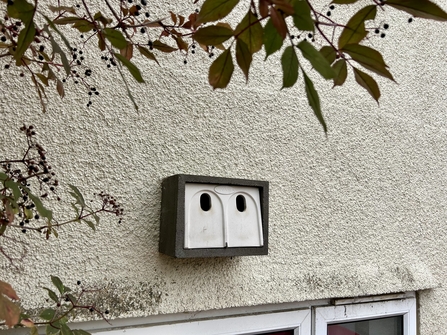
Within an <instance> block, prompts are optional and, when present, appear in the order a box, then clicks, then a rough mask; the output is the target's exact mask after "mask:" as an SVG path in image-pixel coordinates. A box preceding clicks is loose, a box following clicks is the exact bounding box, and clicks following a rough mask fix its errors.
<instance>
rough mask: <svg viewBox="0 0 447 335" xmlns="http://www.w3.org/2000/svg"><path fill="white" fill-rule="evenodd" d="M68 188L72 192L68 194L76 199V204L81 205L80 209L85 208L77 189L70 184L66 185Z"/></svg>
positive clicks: (82, 198)
mask: <svg viewBox="0 0 447 335" xmlns="http://www.w3.org/2000/svg"><path fill="white" fill-rule="evenodd" d="M68 186H69V187H70V188H71V189H72V190H73V192H70V194H71V195H72V197H73V198H75V199H76V203H77V204H79V205H81V206H82V207H85V200H84V197H83V195H82V193H81V192H80V191H79V189H78V188H77V187H76V186H74V185H71V184H68Z"/></svg>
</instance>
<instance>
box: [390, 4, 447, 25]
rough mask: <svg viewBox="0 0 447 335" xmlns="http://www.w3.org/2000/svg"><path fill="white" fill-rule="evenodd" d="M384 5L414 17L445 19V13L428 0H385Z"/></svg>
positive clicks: (446, 19)
mask: <svg viewBox="0 0 447 335" xmlns="http://www.w3.org/2000/svg"><path fill="white" fill-rule="evenodd" d="M385 5H388V6H391V7H394V8H396V9H399V10H402V11H405V12H407V13H409V14H411V15H413V16H415V17H422V18H424V19H431V20H436V21H447V13H446V12H445V11H444V10H442V9H441V7H439V6H438V5H436V4H434V3H433V2H431V1H428V0H387V1H386V2H385Z"/></svg>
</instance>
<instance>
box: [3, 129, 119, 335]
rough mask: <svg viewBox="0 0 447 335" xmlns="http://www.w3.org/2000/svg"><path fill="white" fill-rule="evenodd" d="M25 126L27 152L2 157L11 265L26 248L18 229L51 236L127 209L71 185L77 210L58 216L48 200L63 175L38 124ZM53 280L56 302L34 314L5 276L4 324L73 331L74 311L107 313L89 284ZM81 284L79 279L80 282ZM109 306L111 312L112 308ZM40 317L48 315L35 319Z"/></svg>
mask: <svg viewBox="0 0 447 335" xmlns="http://www.w3.org/2000/svg"><path fill="white" fill-rule="evenodd" d="M21 131H23V132H24V133H25V136H26V140H27V148H26V150H25V153H24V154H23V156H22V157H20V158H16V159H6V160H4V161H0V169H1V172H0V199H1V204H0V254H2V255H3V256H4V257H5V258H6V259H7V260H8V261H9V262H10V263H11V265H12V266H15V263H16V262H19V261H21V260H22V259H23V257H24V256H25V254H26V244H25V243H24V242H23V241H21V240H20V239H19V238H17V232H18V233H19V234H20V233H22V234H27V233H35V234H38V235H43V236H45V238H46V239H49V238H50V237H51V236H54V237H58V228H59V227H61V226H65V225H68V224H72V225H73V224H86V225H88V226H89V227H90V228H91V229H93V230H95V229H96V226H97V225H98V224H99V221H100V215H103V214H107V213H109V214H113V215H115V216H117V217H118V218H119V222H121V217H122V215H123V209H122V208H121V206H120V205H119V204H118V203H117V201H116V199H115V198H114V197H112V196H110V195H108V194H106V193H104V192H101V193H99V194H97V195H96V197H97V199H98V201H97V202H98V204H97V205H95V206H92V205H91V202H88V201H86V200H85V199H84V196H83V195H82V193H81V192H80V191H79V189H78V188H77V187H76V186H74V185H69V187H70V192H69V194H70V195H71V196H72V197H73V199H74V202H73V203H72V207H73V209H74V212H75V215H74V217H73V218H72V219H69V220H65V221H58V220H57V219H56V218H55V217H54V216H53V211H51V210H50V209H48V208H47V207H46V206H47V205H45V204H44V201H46V199H48V198H50V197H55V198H56V199H57V200H60V197H59V196H57V189H58V187H59V181H58V180H57V179H56V174H55V172H53V169H52V167H51V165H50V164H49V162H48V160H47V152H46V150H45V149H44V148H43V146H42V145H41V144H39V143H38V142H37V140H36V135H37V134H36V131H35V129H34V127H33V126H29V127H27V126H23V127H22V128H21ZM2 242H10V243H2ZM11 242H12V244H13V245H15V246H17V247H19V248H21V251H20V250H19V251H18V250H16V249H14V248H13V247H11ZM51 280H52V282H53V284H54V286H55V287H56V289H57V292H58V293H55V291H54V290H51V289H49V288H44V289H45V290H47V292H48V296H49V298H50V299H51V300H52V301H53V302H54V304H55V307H51V308H48V309H45V310H43V311H42V312H41V313H40V314H39V315H38V316H35V317H34V318H33V317H30V316H28V315H23V314H22V315H21V314H20V308H19V306H18V305H17V304H15V303H14V302H13V300H18V299H19V297H18V296H17V294H16V292H15V291H14V289H13V288H12V286H11V285H10V284H9V283H6V282H3V281H0V320H5V325H6V326H8V327H12V326H15V325H18V324H21V325H22V326H26V327H30V328H31V333H32V334H37V329H36V325H47V334H59V333H61V334H69V335H71V330H70V329H69V328H68V326H67V325H66V323H67V321H68V317H69V316H70V315H71V314H73V312H74V311H77V310H80V309H87V310H89V311H90V312H95V313H97V314H99V315H100V316H102V317H104V315H103V313H102V312H101V311H100V310H99V309H97V308H96V307H95V306H93V305H92V304H88V303H85V302H84V300H85V299H84V298H85V296H86V293H89V292H91V291H90V290H86V289H82V290H81V291H80V292H79V293H77V294H74V293H72V290H71V289H69V288H68V287H66V286H65V285H64V284H62V282H61V280H60V279H59V278H58V277H51ZM78 284H79V285H80V282H78ZM106 312H107V313H106V314H108V311H106ZM36 317H37V318H38V319H43V321H37V322H36V321H35V318H36ZM73 333H74V334H75V335H76V334H77V335H83V333H82V332H79V331H74V330H73Z"/></svg>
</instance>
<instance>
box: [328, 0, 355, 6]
mask: <svg viewBox="0 0 447 335" xmlns="http://www.w3.org/2000/svg"><path fill="white" fill-rule="evenodd" d="M357 1H358V0H332V2H331V3H336V4H340V5H348V4H351V3H356V2H357Z"/></svg>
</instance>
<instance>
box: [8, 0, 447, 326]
mask: <svg viewBox="0 0 447 335" xmlns="http://www.w3.org/2000/svg"><path fill="white" fill-rule="evenodd" d="M437 3H439V4H440V5H441V6H443V8H444V9H447V7H446V6H445V3H443V2H442V1H437ZM338 10H340V11H342V10H343V9H342V8H341V7H339V8H338ZM335 13H336V12H335ZM390 14H391V15H390V18H389V19H387V22H388V23H389V24H390V29H389V31H387V37H386V38H384V39H380V38H373V39H371V44H373V45H374V46H375V47H377V48H378V49H379V50H381V51H382V53H383V55H384V58H385V60H386V62H387V63H388V65H389V66H390V68H391V71H392V73H393V75H394V77H395V79H396V82H397V84H396V83H393V82H389V81H384V80H380V79H379V84H380V87H381V88H382V98H381V99H380V105H377V103H375V101H374V100H373V99H372V98H371V97H370V96H369V95H368V94H367V93H366V92H365V91H364V90H362V89H360V88H358V87H357V85H356V84H355V82H354V79H353V76H352V75H351V76H350V79H349V80H348V83H347V84H346V85H345V86H344V87H342V88H336V89H333V90H332V89H331V86H332V85H331V83H330V82H327V83H323V82H322V81H321V80H319V78H318V76H317V74H316V73H315V72H309V73H308V74H310V76H311V77H312V78H313V79H315V80H314V82H315V85H316V87H317V89H318V91H319V93H320V97H321V99H322V108H323V110H324V115H325V117H326V121H327V124H328V128H329V132H328V135H327V137H326V136H325V135H324V133H323V131H322V128H321V126H320V125H319V124H318V121H317V120H316V118H315V117H314V116H313V114H312V111H311V109H310V107H309V106H308V104H307V99H306V97H305V92H304V88H303V86H302V85H301V84H300V85H297V87H294V88H292V89H284V90H282V91H280V90H279V89H280V86H281V72H280V67H279V63H278V55H276V56H273V57H271V59H269V61H268V62H266V63H264V62H262V59H261V57H260V58H259V59H256V60H255V62H254V69H253V70H252V76H251V79H250V81H249V83H248V85H244V80H243V78H242V76H241V75H240V74H239V73H238V74H237V75H235V77H234V78H233V82H232V83H231V84H230V85H229V87H228V88H227V89H226V90H224V91H222V90H219V91H212V89H211V88H210V87H209V86H208V84H207V79H206V78H207V71H206V67H207V66H208V65H209V64H210V62H211V60H209V59H208V58H207V57H206V56H204V57H201V56H198V55H196V56H194V57H190V58H189V62H188V64H187V65H184V64H183V59H181V58H180V57H176V56H169V57H165V58H163V57H161V58H160V63H161V66H160V67H158V66H156V65H154V63H146V62H145V63H138V64H139V66H140V68H141V69H144V71H143V73H144V78H145V80H146V84H141V85H138V84H136V83H134V82H133V81H132V79H131V78H129V80H130V82H131V83H132V84H131V86H132V92H133V94H134V96H135V99H136V101H137V103H138V105H139V107H140V109H139V111H136V110H134V109H133V107H132V104H131V102H130V100H129V99H128V98H127V97H126V92H125V89H124V86H123V85H122V84H121V83H120V81H119V75H118V73H117V71H116V70H115V71H108V70H107V69H106V68H105V65H104V64H103V63H101V62H100V61H99V60H98V62H97V63H95V64H93V67H92V69H93V71H94V72H97V71H101V75H100V77H99V81H98V82H97V83H96V87H97V88H98V90H99V91H100V96H99V97H98V98H95V99H94V100H93V105H92V106H91V107H90V108H87V107H85V106H86V103H87V101H88V97H87V95H86V94H85V93H83V92H79V91H77V90H76V89H75V90H70V88H68V89H67V90H66V93H67V96H66V97H65V98H64V99H63V100H60V99H59V98H57V97H56V96H54V97H52V98H51V103H50V104H49V105H48V111H47V113H45V114H42V112H41V109H40V106H39V104H38V102H37V100H36V98H35V96H34V94H35V93H34V91H32V90H30V89H29V86H28V84H27V82H25V80H23V79H22V78H20V77H18V76H16V77H14V76H10V75H8V74H7V73H5V71H0V80H1V82H2V83H3V90H2V93H0V105H1V107H0V113H1V117H2V120H3V122H2V124H1V125H0V127H1V128H0V129H1V131H0V134H1V135H0V136H1V142H0V153H1V156H2V157H4V156H7V155H9V153H10V152H16V153H19V152H21V150H22V149H21V146H20V145H17V143H23V146H24V145H25V142H24V139H23V137H22V136H21V135H20V134H19V132H18V128H19V127H20V126H21V125H22V124H23V122H25V123H27V124H34V125H35V126H36V128H37V131H38V133H39V134H40V135H39V139H40V140H41V142H42V143H43V144H44V146H45V148H46V149H47V151H48V159H49V160H51V162H52V165H53V167H54V169H55V170H56V171H57V172H58V175H59V180H60V181H61V183H62V184H63V185H67V184H68V183H71V184H75V185H78V186H79V187H80V188H81V190H82V191H83V192H84V194H86V195H88V194H92V193H93V192H97V191H101V190H104V191H107V192H109V193H112V194H114V195H116V196H117V198H118V199H119V201H120V202H121V203H122V204H123V206H124V208H125V218H124V220H123V223H121V224H120V225H118V224H117V223H116V220H114V219H113V218H110V219H109V218H104V219H103V220H102V222H101V224H100V226H99V229H98V230H97V232H96V233H93V232H92V231H91V230H90V229H89V228H88V227H87V226H84V225H83V226H79V227H77V226H67V227H66V228H63V229H60V237H59V238H58V239H53V240H52V241H50V242H46V241H44V239H43V238H42V239H39V240H37V241H36V239H35V238H34V236H32V235H31V234H21V235H20V236H19V237H18V238H20V239H21V240H23V241H25V242H26V243H27V248H28V250H29V252H28V255H27V257H26V258H25V259H24V261H23V263H22V264H20V266H19V269H16V268H14V267H12V266H10V265H9V264H8V262H7V261H6V260H2V262H1V265H2V275H1V278H2V279H3V280H7V281H9V282H12V283H13V284H14V286H15V287H16V288H17V291H18V294H19V295H20V296H27V297H28V296H30V297H31V298H30V299H29V300H28V298H27V299H26V301H23V305H24V307H25V308H29V309H35V308H38V307H40V306H41V305H42V303H43V302H44V300H45V292H44V291H43V290H42V289H41V288H40V287H41V286H48V285H50V284H49V283H50V278H49V276H50V274H53V275H58V276H60V277H61V278H62V279H63V280H64V281H66V282H67V283H72V285H75V283H76V281H77V280H81V281H82V282H83V283H84V284H85V285H86V286H88V287H94V288H104V289H105V291H103V292H102V293H101V295H100V296H98V297H96V298H95V299H97V301H98V304H99V305H101V306H104V308H108V309H109V310H110V312H111V316H112V318H125V317H136V316H147V315H151V314H163V313H176V312H184V311H197V310H208V309H220V308H226V307H233V306H251V305H260V304H267V303H280V302H292V301H304V300H312V299H322V298H331V297H353V296H363V295H374V294H383V293H389V292H402V291H412V290H416V291H418V290H423V291H422V292H421V293H420V294H419V305H420V310H419V313H420V314H419V315H420V331H421V334H424V335H428V334H440V333H442V331H443V330H444V329H445V328H446V327H447V322H446V321H445V317H443V316H445V314H446V313H447V302H446V301H447V291H446V288H445V287H444V286H445V285H444V283H445V281H446V279H447V277H446V270H447V263H446V262H447V261H446V260H447V251H446V247H445V246H446V244H447V231H446V230H447V228H446V218H447V197H446V186H447V165H446V163H447V147H446V143H447V132H446V130H447V117H446V116H445V111H446V109H447V97H446V94H445V92H446V91H447V81H446V79H447V58H446V53H447V40H446V38H445V36H446V33H445V32H446V25H445V24H441V23H435V22H428V21H424V20H422V19H416V20H415V22H413V23H412V24H407V18H408V17H409V15H405V14H404V15H402V14H397V13H395V12H393V11H392V10H390ZM300 80H301V78H300ZM300 80H299V82H300ZM115 83H116V84H115ZM18 97H19V98H18ZM23 146H22V147H23ZM178 173H185V174H198V175H210V176H221V177H231V178H247V179H259V180H267V181H269V182H270V199H269V202H270V216H269V227H270V241H269V244H270V246H269V247H270V248H269V255H268V256H259V257H254V256H253V257H234V258H211V259H189V260H183V259H172V258H170V257H168V256H164V255H162V254H159V253H158V233H159V216H160V199H161V188H160V185H161V181H162V179H163V178H165V177H167V176H170V175H173V174H178ZM63 201H64V202H65V203H69V201H70V198H69V196H68V195H66V196H65V195H64V199H63ZM61 215H64V213H61Z"/></svg>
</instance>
